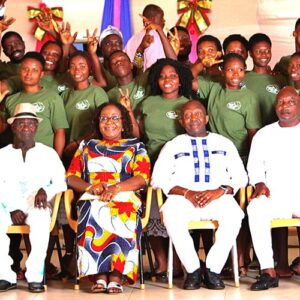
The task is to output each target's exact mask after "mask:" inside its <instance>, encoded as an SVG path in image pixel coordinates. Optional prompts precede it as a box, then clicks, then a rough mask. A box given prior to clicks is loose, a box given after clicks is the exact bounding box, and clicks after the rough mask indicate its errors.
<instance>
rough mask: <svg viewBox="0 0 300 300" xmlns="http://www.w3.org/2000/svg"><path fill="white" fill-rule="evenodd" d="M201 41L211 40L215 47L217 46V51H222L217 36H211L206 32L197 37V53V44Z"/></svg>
mask: <svg viewBox="0 0 300 300" xmlns="http://www.w3.org/2000/svg"><path fill="white" fill-rule="evenodd" d="M203 42H212V43H214V44H215V46H216V48H217V51H221V52H222V46H221V42H220V40H219V39H218V38H217V37H215V36H213V35H210V34H206V35H203V36H201V37H200V38H199V40H198V42H197V53H198V47H199V45H200V44H201V43H203Z"/></svg>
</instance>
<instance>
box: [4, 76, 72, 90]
mask: <svg viewBox="0 0 300 300" xmlns="http://www.w3.org/2000/svg"><path fill="white" fill-rule="evenodd" d="M6 82H7V84H8V88H9V91H10V93H11V94H15V93H17V92H20V91H21V90H22V89H23V85H22V81H21V79H20V77H19V75H16V76H12V77H10V78H8V79H7V80H6ZM40 85H41V86H42V87H44V88H46V89H47V90H52V91H53V92H56V93H58V94H61V93H62V92H64V91H65V90H66V89H68V88H71V87H72V86H73V84H72V80H71V78H70V77H69V74H68V73H64V74H57V75H55V76H50V75H44V76H43V77H42V78H41V80H40Z"/></svg>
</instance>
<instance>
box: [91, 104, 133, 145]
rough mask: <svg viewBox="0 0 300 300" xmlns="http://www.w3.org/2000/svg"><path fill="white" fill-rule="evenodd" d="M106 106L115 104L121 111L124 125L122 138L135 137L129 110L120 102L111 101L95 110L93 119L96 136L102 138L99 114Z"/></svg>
mask: <svg viewBox="0 0 300 300" xmlns="http://www.w3.org/2000/svg"><path fill="white" fill-rule="evenodd" d="M106 106H115V107H116V108H118V109H119V111H120V112H121V118H122V127H123V131H122V138H124V139H127V138H133V134H132V122H131V119H130V116H129V112H128V110H127V109H126V108H125V107H124V106H123V105H122V104H120V103H111V102H106V103H103V104H101V105H100V106H99V107H97V108H96V110H95V117H94V120H93V126H94V134H95V138H98V139H102V134H101V132H100V130H99V116H100V114H101V111H102V110H103V109H104V108H105V107H106Z"/></svg>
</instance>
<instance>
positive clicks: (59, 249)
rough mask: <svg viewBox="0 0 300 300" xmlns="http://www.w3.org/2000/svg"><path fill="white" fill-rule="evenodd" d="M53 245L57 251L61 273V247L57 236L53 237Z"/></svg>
mask: <svg viewBox="0 0 300 300" xmlns="http://www.w3.org/2000/svg"><path fill="white" fill-rule="evenodd" d="M55 244H56V250H57V256H58V260H59V265H60V269H61V271H62V270H63V268H64V267H63V263H62V252H61V246H60V242H59V236H58V235H56V236H55Z"/></svg>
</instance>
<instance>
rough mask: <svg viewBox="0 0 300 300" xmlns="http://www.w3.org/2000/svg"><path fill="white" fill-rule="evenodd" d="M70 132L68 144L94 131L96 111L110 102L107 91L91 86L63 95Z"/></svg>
mask: <svg viewBox="0 0 300 300" xmlns="http://www.w3.org/2000/svg"><path fill="white" fill-rule="evenodd" d="M62 98H63V100H64V104H65V109H66V114H67V119H68V122H69V126H70V127H69V130H67V137H66V139H67V142H70V141H73V140H77V139H79V138H83V137H84V136H86V135H87V134H88V133H90V132H91V131H92V129H93V128H92V121H93V119H94V112H95V109H96V108H97V107H98V106H99V105H101V104H102V103H105V102H108V97H107V94H106V93H105V91H104V90H103V89H102V88H101V87H98V86H95V85H93V84H90V86H89V87H88V88H87V89H85V90H74V89H69V90H66V91H65V92H63V93H62Z"/></svg>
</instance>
